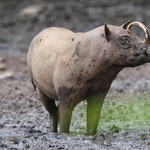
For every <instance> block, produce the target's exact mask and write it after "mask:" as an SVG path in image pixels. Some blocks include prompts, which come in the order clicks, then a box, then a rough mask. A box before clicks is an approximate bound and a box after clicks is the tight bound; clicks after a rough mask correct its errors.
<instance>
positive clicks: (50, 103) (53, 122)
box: [38, 88, 58, 132]
mask: <svg viewBox="0 0 150 150" xmlns="http://www.w3.org/2000/svg"><path fill="white" fill-rule="evenodd" d="M38 93H39V97H40V100H41V101H42V103H43V105H44V107H45V108H46V110H47V111H48V112H49V116H50V132H57V125H58V108H57V106H56V105H55V101H54V100H52V99H50V98H49V97H47V96H46V95H45V94H44V93H43V92H42V90H40V89H39V88H38Z"/></svg>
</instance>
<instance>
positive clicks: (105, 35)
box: [104, 24, 111, 42]
mask: <svg viewBox="0 0 150 150" xmlns="http://www.w3.org/2000/svg"><path fill="white" fill-rule="evenodd" d="M110 35H111V31H110V30H109V28H108V27H107V25H106V24H105V25H104V37H105V38H106V39H107V41H108V42H109V40H110Z"/></svg>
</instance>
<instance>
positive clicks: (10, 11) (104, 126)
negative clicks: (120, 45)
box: [0, 0, 150, 150]
mask: <svg viewBox="0 0 150 150" xmlns="http://www.w3.org/2000/svg"><path fill="white" fill-rule="evenodd" d="M149 7H150V4H149V0H144V1H143V0H138V1H137V0H133V1H130V0H126V1H120V0H111V1H110V0H105V1H103V0H102V1H99V0H93V1H91V0H77V1H74V0H65V1H63V2H62V0H57V1H56V0H50V1H49V0H33V1H32V2H31V1H30V0H22V1H18V0H11V1H8V0H1V1H0V18H1V21H0V149H2V150H16V149H18V150H22V149H24V150H26V149H30V150H46V149H68V150H70V149H76V150H78V149H86V150H87V149H89V150H95V149H114V150H116V149H118V150H119V149H121V150H122V149H136V150H137V149H150V119H149V118H150V111H149V110H150V64H145V65H142V66H140V67H136V68H126V69H124V70H123V71H122V72H121V73H119V75H118V76H117V78H116V79H115V80H114V82H113V84H112V86H111V88H110V91H109V93H108V95H107V97H106V99H105V102H104V105H103V109H102V114H101V120H100V122H99V126H98V133H97V135H95V136H86V101H83V102H82V103H80V104H79V105H78V106H77V107H76V108H75V110H74V112H73V117H72V122H71V128H70V131H71V132H70V134H69V135H67V134H62V135H59V134H53V133H49V116H48V113H47V111H46V110H45V108H44V107H43V106H42V105H41V102H40V100H39V98H38V95H37V93H36V92H35V91H34V90H33V87H32V84H31V83H30V77H29V73H28V69H27V64H26V53H27V50H28V47H29V44H30V41H31V40H32V38H33V37H34V36H35V35H36V34H37V33H38V32H40V31H41V30H42V29H44V28H46V27H50V26H60V27H65V28H68V29H71V30H72V31H75V32H76V31H83V32H85V31H88V30H90V29H93V28H95V27H97V26H100V25H103V24H104V23H108V24H114V25H121V24H123V23H124V22H126V21H127V20H132V21H134V20H137V21H141V22H143V23H144V24H145V25H146V26H147V27H148V28H149V29H150V10H149ZM135 31H136V34H137V35H138V36H140V37H141V38H143V33H142V31H141V30H139V29H138V30H135Z"/></svg>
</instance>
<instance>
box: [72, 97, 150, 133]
mask: <svg viewBox="0 0 150 150" xmlns="http://www.w3.org/2000/svg"><path fill="white" fill-rule="evenodd" d="M149 130H150V95H148V94H146V95H130V96H120V97H117V98H116V97H114V96H112V97H111V96H109V97H107V98H106V100H105V101H104V104H103V108H102V112H101V119H100V121H99V126H98V133H101V132H107V133H118V132H124V131H125V132H137V134H140V133H145V134H146V133H147V134H148V132H150V131H149ZM71 131H72V132H77V133H78V132H79V133H81V134H82V133H86V101H84V102H82V103H80V104H79V105H78V106H77V107H76V108H75V109H74V111H73V117H72V122H71Z"/></svg>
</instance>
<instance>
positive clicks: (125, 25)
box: [121, 20, 131, 30]
mask: <svg viewBox="0 0 150 150" xmlns="http://www.w3.org/2000/svg"><path fill="white" fill-rule="evenodd" d="M130 23H131V21H130V20H128V21H127V22H125V23H124V24H123V25H122V26H121V27H122V28H123V29H125V30H126V29H127V26H128V25H129V24H130Z"/></svg>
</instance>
